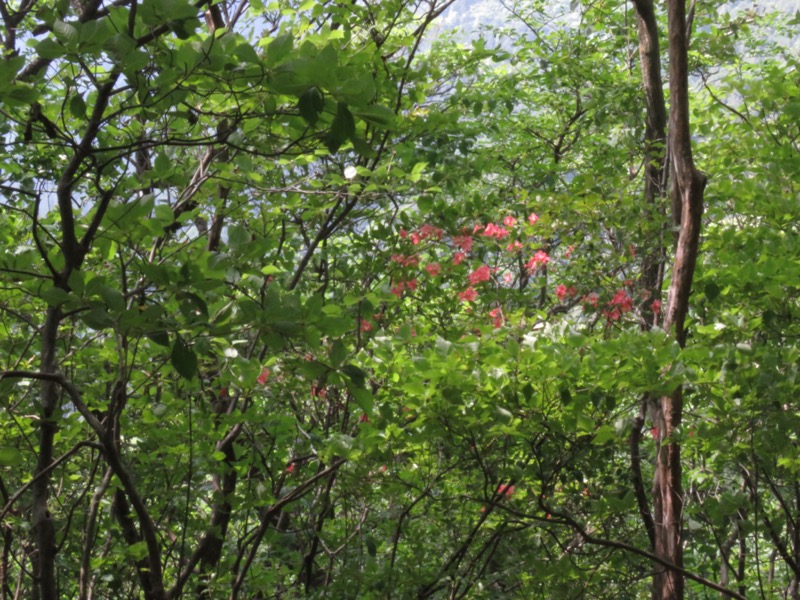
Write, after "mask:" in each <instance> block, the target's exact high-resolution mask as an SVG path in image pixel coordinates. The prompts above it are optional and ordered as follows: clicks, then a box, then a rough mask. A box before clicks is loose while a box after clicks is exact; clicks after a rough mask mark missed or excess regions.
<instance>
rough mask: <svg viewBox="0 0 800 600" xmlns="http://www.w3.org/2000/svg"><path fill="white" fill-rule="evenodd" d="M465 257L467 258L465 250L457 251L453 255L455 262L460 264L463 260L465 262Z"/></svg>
mask: <svg viewBox="0 0 800 600" xmlns="http://www.w3.org/2000/svg"><path fill="white" fill-rule="evenodd" d="M465 258H467V255H466V253H464V252H456V253H455V254H454V255H453V264H454V265H460V264H461V263H462V262H464V259H465Z"/></svg>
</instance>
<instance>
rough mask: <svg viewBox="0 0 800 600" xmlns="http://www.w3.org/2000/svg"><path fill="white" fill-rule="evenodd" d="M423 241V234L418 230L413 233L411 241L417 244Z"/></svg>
mask: <svg viewBox="0 0 800 600" xmlns="http://www.w3.org/2000/svg"><path fill="white" fill-rule="evenodd" d="M421 241H422V236H421V235H420V234H418V233H416V232H414V233H412V234H411V243H412V244H414V245H415V246H416V245H417V244H419V243H420V242H421Z"/></svg>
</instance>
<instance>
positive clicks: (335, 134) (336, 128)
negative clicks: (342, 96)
mask: <svg viewBox="0 0 800 600" xmlns="http://www.w3.org/2000/svg"><path fill="white" fill-rule="evenodd" d="M355 132H356V122H355V119H354V118H353V114H352V113H351V112H350V110H349V109H348V108H347V105H346V104H345V103H344V102H339V106H338V108H337V110H336V116H335V117H334V119H333V123H332V124H331V129H330V132H329V133H328V135H327V136H325V145H326V146H327V148H328V150H329V151H330V153H331V154H336V152H338V150H339V148H340V147H341V146H342V144H344V143H345V142H346V141H347V140H348V139H350V137H351V136H353V135H354V134H355Z"/></svg>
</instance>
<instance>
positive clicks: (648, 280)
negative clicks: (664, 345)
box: [630, 0, 668, 550]
mask: <svg viewBox="0 0 800 600" xmlns="http://www.w3.org/2000/svg"><path fill="white" fill-rule="evenodd" d="M634 4H635V6H636V20H637V24H638V30H639V33H638V37H639V61H640V63H641V70H642V88H643V92H644V99H645V105H646V107H647V112H646V116H645V139H644V167H643V171H644V210H643V219H644V221H645V222H658V221H661V222H663V221H664V216H665V212H666V211H665V207H664V202H663V200H664V198H665V197H666V188H667V173H668V171H667V168H666V163H667V145H666V139H667V134H666V129H667V108H666V104H665V102H664V84H663V78H662V75H661V49H660V47H659V38H658V22H657V21H656V14H655V9H654V6H653V0H634ZM663 229H664V227H663V226H662V228H661V231H660V232H659V234H658V236H657V238H656V239H655V242H654V243H652V244H649V245H648V246H647V248H646V249H645V250H644V251H643V252H642V255H643V259H642V274H641V279H640V286H641V289H642V292H643V296H644V297H646V298H647V299H648V301H647V302H646V303H645V304H644V306H643V307H642V311H643V322H642V329H643V330H647V329H649V328H650V327H651V326H652V325H655V323H656V321H657V318H658V316H657V315H655V314H654V313H653V310H652V301H653V300H657V299H659V300H660V298H661V286H662V283H663V279H664V263H665V260H666V249H665V246H664V244H665V236H664V231H663ZM650 405H652V399H651V398H650V397H649V396H647V397H645V398H644V400H643V406H642V410H641V412H640V414H639V416H638V417H637V418H636V420H635V422H634V426H633V429H632V431H631V437H630V454H631V473H632V484H633V488H634V493H635V495H636V503H637V506H638V508H639V515H640V517H641V519H642V523H643V524H644V526H645V530H646V531H647V536H648V539H649V540H650V549H651V550H655V546H656V534H655V522H654V520H653V515H652V512H651V511H650V507H649V499H648V497H647V493H646V491H645V486H644V482H643V479H642V473H641V466H640V454H639V445H640V442H641V431H642V426H643V425H644V420H645V414H646V409H647V408H648V407H649V406H650Z"/></svg>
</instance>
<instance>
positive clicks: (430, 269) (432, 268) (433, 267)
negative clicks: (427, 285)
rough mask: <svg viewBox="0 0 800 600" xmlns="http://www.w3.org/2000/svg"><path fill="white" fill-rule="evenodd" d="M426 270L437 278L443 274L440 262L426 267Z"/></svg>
mask: <svg viewBox="0 0 800 600" xmlns="http://www.w3.org/2000/svg"><path fill="white" fill-rule="evenodd" d="M425 270H426V271H427V272H428V275H430V276H431V277H436V276H437V275H438V274H439V273H441V272H442V265H440V264H439V263H438V262H435V263H430V264H428V265H425Z"/></svg>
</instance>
